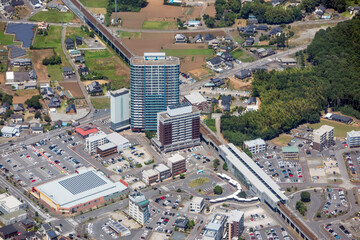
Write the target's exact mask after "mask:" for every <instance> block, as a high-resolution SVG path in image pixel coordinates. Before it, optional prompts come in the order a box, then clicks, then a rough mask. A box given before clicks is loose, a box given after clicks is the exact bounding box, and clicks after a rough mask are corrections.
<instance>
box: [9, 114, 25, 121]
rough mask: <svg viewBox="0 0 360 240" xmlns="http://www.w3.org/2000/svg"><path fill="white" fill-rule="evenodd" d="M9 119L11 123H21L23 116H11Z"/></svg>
mask: <svg viewBox="0 0 360 240" xmlns="http://www.w3.org/2000/svg"><path fill="white" fill-rule="evenodd" d="M10 118H11V121H12V122H13V123H22V122H23V116H22V115H21V114H11V116H10Z"/></svg>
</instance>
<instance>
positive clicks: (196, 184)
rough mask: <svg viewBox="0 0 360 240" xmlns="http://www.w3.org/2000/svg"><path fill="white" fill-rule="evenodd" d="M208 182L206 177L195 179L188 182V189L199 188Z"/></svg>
mask: <svg viewBox="0 0 360 240" xmlns="http://www.w3.org/2000/svg"><path fill="white" fill-rule="evenodd" d="M208 182H210V179H209V178H207V177H202V178H197V179H195V180H192V181H191V182H189V187H191V188H196V187H199V186H201V185H203V184H204V183H208Z"/></svg>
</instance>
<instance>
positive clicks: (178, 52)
mask: <svg viewBox="0 0 360 240" xmlns="http://www.w3.org/2000/svg"><path fill="white" fill-rule="evenodd" d="M163 51H164V52H165V53H166V55H168V56H188V55H203V56H212V55H213V50H212V49H164V50H163Z"/></svg>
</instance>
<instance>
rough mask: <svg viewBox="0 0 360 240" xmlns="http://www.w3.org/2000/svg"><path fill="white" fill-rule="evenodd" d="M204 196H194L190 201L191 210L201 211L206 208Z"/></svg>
mask: <svg viewBox="0 0 360 240" xmlns="http://www.w3.org/2000/svg"><path fill="white" fill-rule="evenodd" d="M204 206H205V204H204V198H202V197H193V199H191V201H190V211H192V212H195V213H199V212H201V211H202V210H203V209H204Z"/></svg>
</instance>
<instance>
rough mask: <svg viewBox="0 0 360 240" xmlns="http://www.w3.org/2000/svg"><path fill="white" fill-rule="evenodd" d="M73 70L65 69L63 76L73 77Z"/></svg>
mask: <svg viewBox="0 0 360 240" xmlns="http://www.w3.org/2000/svg"><path fill="white" fill-rule="evenodd" d="M73 74H74V73H73V70H72V68H71V67H63V75H64V76H71V75H73Z"/></svg>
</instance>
